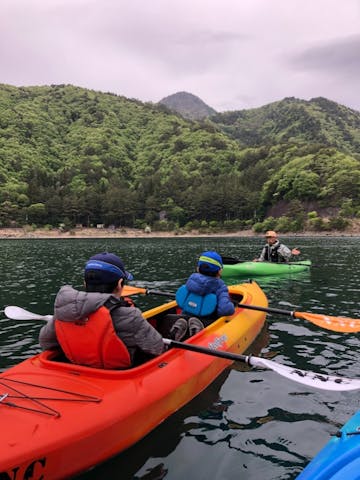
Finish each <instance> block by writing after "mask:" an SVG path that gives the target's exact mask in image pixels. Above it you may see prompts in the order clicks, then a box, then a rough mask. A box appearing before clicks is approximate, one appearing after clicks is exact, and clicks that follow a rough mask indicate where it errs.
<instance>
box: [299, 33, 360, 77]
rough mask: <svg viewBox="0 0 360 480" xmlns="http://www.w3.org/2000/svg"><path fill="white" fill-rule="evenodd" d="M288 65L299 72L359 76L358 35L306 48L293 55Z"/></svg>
mask: <svg viewBox="0 0 360 480" xmlns="http://www.w3.org/2000/svg"><path fill="white" fill-rule="evenodd" d="M290 64H291V65H293V66H294V67H295V68H297V69H299V70H312V71H318V72H323V73H325V74H328V73H332V74H334V75H346V76H349V75H356V76H358V75H360V35H353V36H351V37H348V38H342V39H339V40H336V41H333V42H331V43H328V44H327V45H319V46H314V47H312V48H308V49H306V50H304V51H303V52H302V53H300V54H298V55H295V56H294V57H293V58H292V59H291V60H290ZM357 80H358V77H357Z"/></svg>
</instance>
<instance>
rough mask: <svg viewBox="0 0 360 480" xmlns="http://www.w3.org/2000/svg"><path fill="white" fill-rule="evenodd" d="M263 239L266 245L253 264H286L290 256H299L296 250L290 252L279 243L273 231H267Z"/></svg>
mask: <svg viewBox="0 0 360 480" xmlns="http://www.w3.org/2000/svg"><path fill="white" fill-rule="evenodd" d="M265 238H266V242H267V243H266V245H265V246H264V247H263V249H262V251H261V254H260V257H259V258H255V259H254V262H276V263H280V262H288V261H289V260H290V258H291V256H292V255H299V254H300V251H299V250H298V249H297V248H293V249H292V250H290V248H288V247H287V246H286V245H284V244H283V243H280V242H279V240H278V236H277V233H276V232H274V230H268V231H267V232H266V233H265Z"/></svg>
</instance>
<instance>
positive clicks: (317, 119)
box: [211, 98, 360, 154]
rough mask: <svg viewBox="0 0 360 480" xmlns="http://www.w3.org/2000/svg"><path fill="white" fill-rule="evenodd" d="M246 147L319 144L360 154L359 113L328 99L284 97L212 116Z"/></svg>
mask: <svg viewBox="0 0 360 480" xmlns="http://www.w3.org/2000/svg"><path fill="white" fill-rule="evenodd" d="M211 120H212V121H214V122H215V123H216V124H218V125H219V126H220V127H221V128H222V130H223V131H224V132H226V133H227V134H229V135H230V136H231V137H232V138H234V139H236V140H238V141H239V142H240V143H241V144H242V145H244V146H255V145H265V144H266V145H275V144H278V143H284V142H286V143H289V142H290V143H294V142H295V143H318V144H321V145H326V146H331V147H336V148H338V149H339V150H342V151H348V152H350V153H357V154H359V153H360V112H357V111H355V110H351V109H350V108H347V107H345V106H343V105H339V104H338V103H335V102H332V101H330V100H327V99H326V98H313V99H312V100H310V101H305V100H299V99H296V98H285V99H284V100H281V101H279V102H274V103H270V104H269V105H265V106H264V107H261V108H254V109H251V110H238V111H233V112H225V113H218V114H216V115H214V116H212V117H211Z"/></svg>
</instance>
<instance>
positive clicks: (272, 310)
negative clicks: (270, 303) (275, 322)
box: [238, 303, 296, 318]
mask: <svg viewBox="0 0 360 480" xmlns="http://www.w3.org/2000/svg"><path fill="white" fill-rule="evenodd" d="M238 307H239V308H247V309H248V310H259V311H260V312H267V313H278V314H279V315H287V316H289V317H293V318H296V317H295V311H292V312H291V311H290V310H282V309H281V308H271V307H257V306H256V305H247V304H245V303H239V304H238Z"/></svg>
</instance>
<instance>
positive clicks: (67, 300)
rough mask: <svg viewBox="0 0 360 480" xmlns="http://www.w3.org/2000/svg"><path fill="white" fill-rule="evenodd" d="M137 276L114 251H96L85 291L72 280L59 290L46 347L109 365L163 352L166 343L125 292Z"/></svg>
mask: <svg viewBox="0 0 360 480" xmlns="http://www.w3.org/2000/svg"><path fill="white" fill-rule="evenodd" d="M132 278H133V277H132V275H131V274H130V273H129V272H127V271H126V270H125V266H124V263H123V261H122V260H121V258H119V257H118V256H116V255H115V254H113V253H108V252H104V253H99V254H97V255H94V256H92V257H91V258H90V259H89V261H88V262H87V263H86V265H85V271H84V280H85V290H86V291H85V292H82V291H78V290H75V289H74V288H72V287H71V286H70V285H65V286H63V287H61V289H60V290H59V292H58V294H57V296H56V299H55V306H54V319H53V320H52V321H50V322H49V323H48V324H47V325H45V326H44V327H43V328H42V329H41V331H40V336H39V342H40V345H41V347H42V348H43V349H44V350H45V349H49V348H55V347H61V349H62V350H63V352H64V354H65V355H66V357H67V358H68V359H69V360H70V361H71V362H73V363H77V364H80V365H87V366H91V367H97V368H110V369H115V368H128V367H130V366H132V365H134V363H136V362H137V359H138V355H139V354H140V356H141V355H143V354H147V355H152V356H156V355H159V354H161V353H162V352H163V351H164V350H165V349H166V347H165V345H164V343H163V341H162V337H161V335H160V334H159V332H157V331H156V330H155V329H154V328H153V327H152V326H151V325H150V324H149V323H148V322H147V321H146V320H145V319H144V318H143V316H142V314H141V311H140V310H139V309H138V308H136V307H135V306H134V305H133V304H132V302H129V301H126V300H125V299H123V298H122V297H121V293H122V289H123V286H124V283H125V281H126V280H132Z"/></svg>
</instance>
